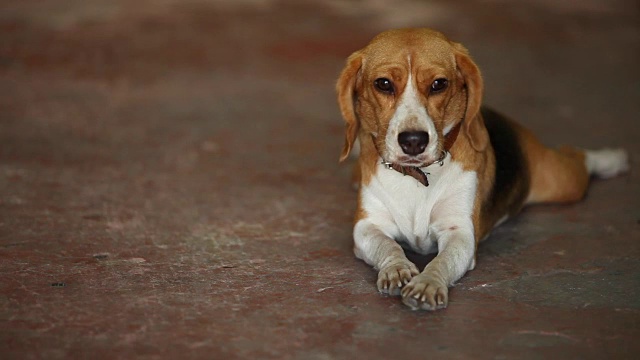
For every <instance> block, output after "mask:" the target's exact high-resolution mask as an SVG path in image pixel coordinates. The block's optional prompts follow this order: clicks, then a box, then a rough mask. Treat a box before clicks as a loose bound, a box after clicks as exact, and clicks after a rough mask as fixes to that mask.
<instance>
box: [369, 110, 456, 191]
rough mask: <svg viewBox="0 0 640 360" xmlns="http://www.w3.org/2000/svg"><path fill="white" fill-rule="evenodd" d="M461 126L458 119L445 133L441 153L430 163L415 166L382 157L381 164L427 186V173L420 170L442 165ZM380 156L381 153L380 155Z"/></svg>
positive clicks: (374, 143)
mask: <svg viewBox="0 0 640 360" xmlns="http://www.w3.org/2000/svg"><path fill="white" fill-rule="evenodd" d="M461 127H462V121H460V122H459V123H458V124H456V126H454V127H453V128H452V129H451V130H450V131H449V133H447V135H445V137H444V150H443V151H442V155H441V156H440V158H439V159H438V160H436V161H434V162H432V163H431V164H427V165H424V166H421V167H417V166H402V165H399V164H394V163H390V162H387V161H385V160H384V159H383V160H382V164H383V165H385V166H386V167H387V169H393V170H395V171H397V172H399V173H401V174H402V175H406V176H411V177H412V178H414V179H416V180H417V181H418V182H419V183H421V184H422V185H424V186H429V179H428V178H427V175H428V174H429V173H425V172H424V171H422V169H424V168H426V167H429V166H432V165H435V164H438V165H440V166H442V165H444V160H445V158H446V157H447V153H449V150H450V149H451V148H452V147H453V144H454V143H455V142H456V139H457V138H458V134H459V133H460V128H461ZM372 140H373V145H374V147H375V148H376V151H377V152H378V155H380V151H379V150H378V146H377V144H376V140H375V139H372ZM380 156H381V155H380Z"/></svg>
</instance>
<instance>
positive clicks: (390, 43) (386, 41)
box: [362, 29, 454, 67]
mask: <svg viewBox="0 0 640 360" xmlns="http://www.w3.org/2000/svg"><path fill="white" fill-rule="evenodd" d="M362 52H363V54H364V55H365V58H366V62H368V63H369V64H368V65H369V66H373V67H375V66H377V65H380V64H388V63H390V62H392V63H395V64H403V63H404V64H409V60H410V61H411V63H412V64H415V65H423V66H428V65H430V64H437V65H440V66H447V65H449V64H451V63H453V61H454V56H453V46H452V43H451V42H450V41H449V40H448V39H447V38H446V37H445V36H444V35H443V34H442V33H439V32H437V31H434V30H429V29H400V30H390V31H386V32H383V33H381V34H380V35H378V36H376V37H375V38H374V39H373V40H371V42H370V43H369V44H368V45H367V46H366V47H365V48H364V49H363V50H362Z"/></svg>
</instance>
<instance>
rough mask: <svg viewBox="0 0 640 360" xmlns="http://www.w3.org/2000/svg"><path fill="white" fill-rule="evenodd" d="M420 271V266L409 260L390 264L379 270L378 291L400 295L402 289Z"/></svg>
mask: <svg viewBox="0 0 640 360" xmlns="http://www.w3.org/2000/svg"><path fill="white" fill-rule="evenodd" d="M419 273H420V272H419V271H418V268H417V267H416V266H415V265H414V264H413V263H412V262H410V261H409V260H404V261H400V262H395V263H392V264H389V265H387V266H385V267H383V268H382V269H380V272H378V282H377V285H378V291H380V292H381V293H383V294H389V295H400V289H402V287H403V286H405V285H406V284H407V283H408V282H409V281H411V278H412V277H414V276H416V275H418V274H419Z"/></svg>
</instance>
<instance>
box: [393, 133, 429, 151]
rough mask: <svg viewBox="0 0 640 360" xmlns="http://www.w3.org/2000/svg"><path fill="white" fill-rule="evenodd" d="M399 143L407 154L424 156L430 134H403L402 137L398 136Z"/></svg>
mask: <svg viewBox="0 0 640 360" xmlns="http://www.w3.org/2000/svg"><path fill="white" fill-rule="evenodd" d="M398 143H399V144H400V147H401V148H402V151H404V153H405V154H408V155H418V154H422V153H423V152H424V149H426V148H427V144H428V143H429V134H427V133H426V132H424V131H405V132H401V133H400V135H398Z"/></svg>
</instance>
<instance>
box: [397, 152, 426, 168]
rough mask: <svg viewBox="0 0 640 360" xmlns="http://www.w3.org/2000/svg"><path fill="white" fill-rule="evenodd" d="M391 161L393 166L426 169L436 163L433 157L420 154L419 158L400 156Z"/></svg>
mask: <svg viewBox="0 0 640 360" xmlns="http://www.w3.org/2000/svg"><path fill="white" fill-rule="evenodd" d="M391 159H392V160H390V161H391V162H392V163H393V164H398V165H400V166H412V167H424V166H427V165H429V164H431V163H433V162H434V161H435V157H434V156H431V155H425V154H420V155H418V156H409V155H405V154H402V155H400V156H392V157H391Z"/></svg>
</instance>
